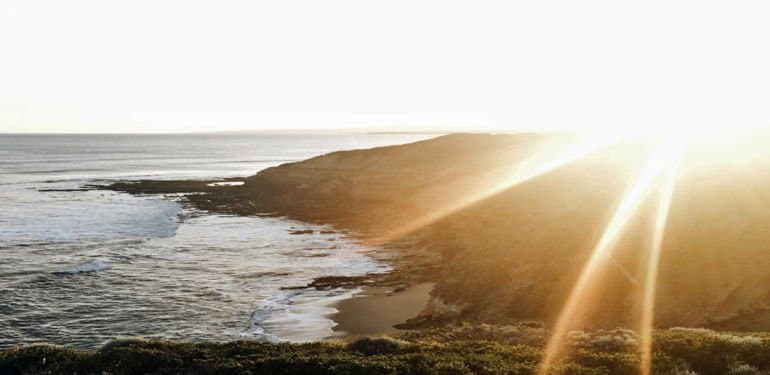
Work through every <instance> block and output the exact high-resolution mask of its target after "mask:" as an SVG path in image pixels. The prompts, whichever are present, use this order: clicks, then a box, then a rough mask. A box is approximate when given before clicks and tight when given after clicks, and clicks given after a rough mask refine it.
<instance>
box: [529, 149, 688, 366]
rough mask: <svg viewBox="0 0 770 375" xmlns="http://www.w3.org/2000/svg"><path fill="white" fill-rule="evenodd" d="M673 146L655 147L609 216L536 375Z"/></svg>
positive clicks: (557, 350)
mask: <svg viewBox="0 0 770 375" xmlns="http://www.w3.org/2000/svg"><path fill="white" fill-rule="evenodd" d="M675 149H676V143H675V142H666V143H665V144H663V145H661V146H658V147H657V148H656V149H655V150H654V151H653V153H652V155H651V156H650V158H649V160H648V161H647V163H646V165H645V166H644V168H643V170H642V171H641V173H640V174H639V176H638V177H637V179H636V181H635V182H634V184H633V185H632V186H631V188H630V189H629V190H628V191H627V192H626V193H625V196H624V197H623V200H622V201H621V202H620V204H619V206H618V208H617V209H616V211H615V213H614V214H613V216H612V219H611V220H610V222H609V224H608V225H607V227H606V229H605V230H604V233H603V234H602V236H601V238H600V239H599V242H598V244H597V245H596V247H595V248H594V250H593V252H592V253H591V256H590V258H589V259H588V261H587V262H586V264H585V266H584V267H583V270H582V271H581V273H580V276H579V277H578V280H577V282H576V284H575V286H574V288H573V289H572V291H571V292H570V294H569V297H568V299H567V302H566V303H565V305H564V307H563V308H562V310H561V312H560V314H559V316H558V318H557V321H556V324H555V325H554V328H553V333H552V336H551V339H550V340H549V342H548V344H547V345H546V348H545V353H544V355H543V360H542V362H541V364H540V371H539V374H547V373H548V372H549V371H550V368H551V366H552V365H553V362H554V360H555V359H557V358H558V356H559V355H560V354H561V353H562V350H563V347H564V338H565V336H566V334H567V332H568V331H569V330H570V329H571V328H573V327H575V326H577V324H578V323H579V322H578V320H579V318H578V315H579V314H578V313H579V312H581V311H580V309H581V308H583V307H584V306H585V303H584V302H585V300H586V297H587V296H588V294H589V292H591V289H592V287H593V286H594V283H595V281H596V280H597V278H598V276H599V272H600V271H601V270H602V268H603V267H604V266H605V265H607V264H608V261H609V260H611V254H610V252H611V250H612V247H613V246H614V244H615V242H616V240H617V239H618V237H619V235H620V234H621V233H622V230H623V227H624V226H625V225H626V223H627V222H628V221H629V219H630V218H631V217H632V215H633V214H634V212H635V211H636V208H637V207H638V206H639V205H640V204H641V202H642V201H643V199H644V197H645V196H646V194H647V192H648V191H649V190H650V187H651V186H652V185H653V181H654V179H655V178H656V177H657V176H658V175H659V174H660V173H661V171H662V170H663V169H664V167H665V165H666V164H667V162H668V161H669V160H671V156H672V155H673V154H674V153H675V151H674V150H675Z"/></svg>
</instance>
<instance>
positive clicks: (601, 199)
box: [196, 134, 770, 330]
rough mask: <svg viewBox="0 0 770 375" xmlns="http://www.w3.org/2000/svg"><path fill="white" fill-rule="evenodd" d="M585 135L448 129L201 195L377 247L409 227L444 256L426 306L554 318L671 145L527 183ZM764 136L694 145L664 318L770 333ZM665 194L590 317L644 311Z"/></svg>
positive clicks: (769, 188) (604, 272)
mask: <svg viewBox="0 0 770 375" xmlns="http://www.w3.org/2000/svg"><path fill="white" fill-rule="evenodd" d="M583 141H584V140H583V139H581V138H579V137H575V136H555V135H535V134H524V135H476V134H458V135H448V136H444V137H439V138H437V139H433V140H428V141H422V142H417V143H413V144H408V145H402V146H393V147H383V148H376V149H371V150H358V151H345V152H336V153H332V154H328V155H324V156H320V157H317V158H313V159H309V160H307V161H303V162H299V163H292V164H286V165H282V166H278V167H275V168H270V169H267V170H265V171H263V172H260V173H259V174H257V175H255V176H253V177H250V178H248V179H247V180H246V183H245V185H244V186H243V187H242V188H239V189H232V190H230V191H231V193H229V195H217V194H210V195H208V196H205V195H204V196H200V197H199V198H196V199H201V200H209V201H210V204H211V205H212V206H216V205H218V204H219V205H227V204H231V203H232V202H234V201H237V202H238V204H239V205H240V206H239V207H240V210H241V212H247V213H248V212H278V213H281V214H287V215H290V216H293V217H296V218H300V219H305V220H316V221H326V222H333V223H336V224H337V225H340V226H343V227H347V228H350V229H353V230H356V231H358V232H360V233H362V234H363V238H364V239H366V240H370V241H373V242H379V243H387V242H392V241H399V240H401V239H403V238H405V237H409V238H410V239H412V240H413V241H414V243H416V244H419V246H423V247H426V248H427V249H428V250H429V251H432V252H436V253H440V254H441V256H442V259H443V264H444V267H443V272H442V274H441V275H440V277H439V280H438V283H437V286H436V288H435V290H434V292H433V300H432V302H431V303H430V304H429V306H427V307H426V310H425V314H426V316H431V317H440V316H442V315H447V314H449V315H452V316H455V317H461V318H463V319H473V320H481V321H490V322H502V321H511V320H518V319H522V320H524V319H536V320H544V321H547V322H552V321H553V320H554V319H555V317H556V315H557V314H558V312H559V311H560V310H561V308H562V306H563V303H564V301H565V300H566V298H567V295H568V293H569V292H570V291H571V290H572V288H573V286H574V284H575V280H576V279H577V277H578V275H579V274H580V272H581V270H582V269H583V266H584V264H585V262H586V261H587V259H588V257H589V256H590V254H591V253H592V251H593V250H594V248H595V246H596V244H597V242H598V240H599V238H600V237H601V235H602V233H603V231H604V230H605V228H606V227H607V225H608V222H609V221H610V219H611V218H612V216H613V213H614V211H615V210H616V208H617V207H618V204H619V202H620V201H621V199H622V198H623V196H624V193H625V192H626V191H628V189H630V188H631V187H632V184H633V183H634V181H635V178H636V177H637V175H638V173H639V171H640V170H641V168H642V167H643V166H644V165H645V162H646V160H647V157H648V156H649V153H650V152H651V151H652V149H653V148H654V146H655V143H654V142H652V141H651V140H635V141H625V142H621V143H619V144H615V145H613V146H610V147H605V148H602V149H600V150H599V151H597V152H595V153H592V154H590V155H588V156H586V157H583V158H580V159H579V160H576V161H573V162H569V163H565V164H564V165H561V166H560V167H559V168H556V169H554V170H552V171H549V172H548V173H545V174H542V175H539V176H535V177H533V178H529V179H527V178H521V176H528V175H527V174H526V173H524V172H526V171H528V170H537V166H538V165H540V164H542V163H543V161H544V160H548V158H549V157H557V156H558V155H560V151H564V150H569V148H570V147H572V146H573V145H575V144H577V143H580V142H583ZM765 141H766V140H765ZM756 144H757V142H756V140H751V141H747V144H746V145H745V147H746V149H747V150H748V151H747V152H745V153H742V154H740V155H739V154H737V153H734V152H724V151H723V150H722V148H720V147H707V146H704V147H698V148H692V149H691V150H690V151H689V152H688V153H687V154H686V156H685V158H684V160H683V162H682V165H681V168H680V170H679V174H678V180H677V184H676V190H675V193H674V196H673V201H672V204H671V207H670V214H669V217H668V220H667V226H666V231H665V237H664V241H663V248H662V256H661V261H660V269H659V276H658V283H657V291H658V292H657V308H656V322H657V324H658V325H660V326H677V325H685V326H706V327H716V328H723V329H753V330H768V329H770V226H769V225H768V224H769V223H770V205H769V204H768V202H770V201H768V199H770V174H768V173H767V171H770V168H768V167H770V153H767V152H766V151H765V150H763V149H761V148H757V147H754V146H755V145H756ZM765 144H768V143H765ZM743 146H744V145H741V144H737V145H733V146H731V147H738V148H741V147H743ZM538 163H539V164H538ZM535 174H537V173H535ZM659 190H660V186H658V185H654V186H653V188H652V189H651V191H650V194H648V195H647V198H646V199H645V200H644V201H642V202H641V203H640V204H639V207H638V209H637V210H635V211H634V212H635V214H634V215H633V216H632V217H631V218H630V219H629V222H628V224H627V225H626V226H625V227H624V229H623V231H622V233H621V235H620V236H619V237H618V239H617V242H616V244H615V246H613V247H612V249H611V252H612V253H611V254H612V255H611V257H610V258H609V261H607V262H606V264H605V265H603V266H602V267H601V272H598V273H597V275H596V283H595V285H594V287H593V288H592V290H591V292H590V293H588V294H587V295H586V297H585V300H584V301H583V304H584V306H583V307H584V309H582V310H581V311H582V314H583V316H584V317H585V322H586V323H585V324H584V325H585V326H595V327H614V326H618V325H622V326H631V327H633V326H634V324H636V322H638V321H639V311H640V308H641V307H640V301H641V293H642V286H643V285H644V284H645V277H646V274H647V263H646V262H647V259H648V255H649V251H650V245H651V237H652V232H653V230H654V228H653V227H654V222H653V219H654V217H655V210H656V208H657V203H658V196H659V194H658V193H659Z"/></svg>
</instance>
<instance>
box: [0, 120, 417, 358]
mask: <svg viewBox="0 0 770 375" xmlns="http://www.w3.org/2000/svg"><path fill="white" fill-rule="evenodd" d="M419 137H422V136H391V135H387V136H386V135H383V136H379V135H377V136H372V135H350V136H342V135H335V136H328V137H327V136H318V135H313V136H265V135H254V136H245V135H238V136H224V135H223V136H213V135H205V136H192V135H184V136H181V135H180V136H152V137H149V136H112V135H110V136H3V137H0V150H3V151H4V152H5V155H3V160H2V161H0V184H2V185H3V186H2V189H0V301H2V305H3V306H2V307H3V314H4V316H3V317H4V318H5V319H0V332H2V333H3V334H0V348H2V347H5V346H10V345H13V344H21V343H25V342H39V341H47V342H53V343H57V344H75V345H78V346H84V347H98V346H99V345H101V344H102V343H104V342H105V341H108V340H110V339H112V338H114V337H115V336H116V335H133V336H149V337H161V338H168V339H191V340H195V339H212V340H228V339H234V338H242V337H249V338H266V339H272V340H276V341H280V340H289V341H309V340H316V339H321V338H323V337H326V336H328V335H329V334H331V329H332V327H333V326H334V322H332V321H331V320H330V319H329V318H328V317H327V316H328V314H330V313H333V312H334V309H333V308H332V307H330V305H331V304H332V303H333V302H334V301H336V300H339V299H342V298H346V297H348V296H350V295H352V294H353V293H355V290H320V291H319V290H315V289H313V288H300V289H295V290H286V289H284V288H285V287H297V286H299V287H302V286H304V285H307V284H308V283H310V282H312V280H313V279H315V278H318V277H323V276H359V275H365V274H367V273H373V272H383V271H385V270H387V266H386V265H383V264H381V263H378V262H377V261H375V260H373V259H372V258H371V257H369V256H367V255H366V254H365V251H367V250H370V249H366V248H365V247H363V246H361V245H360V244H358V243H356V242H355V241H353V240H351V239H350V238H347V236H345V235H343V234H339V233H329V232H325V233H324V234H322V233H320V231H321V230H322V229H330V228H327V227H319V226H315V225H310V224H305V223H299V222H295V221H290V220H287V219H282V218H269V217H233V216H215V215H205V214H203V213H201V212H197V211H186V210H184V208H183V207H182V206H181V205H180V204H178V203H175V202H173V201H171V200H169V199H165V197H161V196H141V197H137V196H132V195H129V194H124V193H115V192H109V191H65V190H67V189H77V188H80V187H82V185H84V184H103V183H107V182H109V181H114V180H131V179H142V178H154V179H188V178H192V179H224V178H228V177H235V176H248V175H252V174H254V173H255V172H257V171H259V170H260V169H263V168H266V167H270V166H273V165H276V164H279V163H281V162H284V161H294V160H300V159H305V158H308V157H311V156H316V155H319V154H323V153H327V152H331V151H336V150H340V149H352V148H368V147H374V146H377V145H385V144H395V143H405V142H408V141H413V140H416V139H417V138H419ZM246 160H249V161H253V162H244V161H246ZM39 189H51V190H60V191H39ZM293 229H312V230H313V234H307V235H291V234H289V232H290V231H291V230H293ZM331 237H334V238H333V239H334V241H329V239H332V238H331ZM109 267H112V268H109ZM108 268H109V270H108ZM55 270H58V275H71V276H73V277H55V276H54V277H52V275H51V273H52V271H55ZM89 274H96V275H98V277H86V275H89ZM79 275H82V277H81V276H79Z"/></svg>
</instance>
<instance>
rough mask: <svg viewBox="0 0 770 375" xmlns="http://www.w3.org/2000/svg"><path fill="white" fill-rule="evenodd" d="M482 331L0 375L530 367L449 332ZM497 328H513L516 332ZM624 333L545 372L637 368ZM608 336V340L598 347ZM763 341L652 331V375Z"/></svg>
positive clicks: (213, 351) (613, 373)
mask: <svg viewBox="0 0 770 375" xmlns="http://www.w3.org/2000/svg"><path fill="white" fill-rule="evenodd" d="M476 328H478V327H476ZM487 328H489V327H485V328H483V329H480V330H477V329H474V328H468V329H467V330H465V329H459V330H457V331H456V330H455V329H456V328H453V329H449V330H447V331H446V332H444V333H443V334H441V335H440V336H439V332H440V330H439V329H438V328H435V329H431V330H430V332H431V333H430V334H428V333H424V336H420V341H400V340H398V339H390V338H370V339H361V340H357V341H354V342H352V343H350V344H347V345H341V344H335V343H308V344H289V343H268V342H258V341H240V342H228V343H210V342H209V343H206V342H197V343H189V342H170V341H161V340H142V339H123V340H117V341H114V342H111V343H109V344H107V345H105V346H104V347H102V349H100V350H96V351H92V350H78V349H73V348H68V347H61V346H54V345H31V346H26V347H14V348H8V349H5V350H3V351H0V374H11V375H15V374H75V373H77V374H103V373H109V374H115V375H117V374H190V373H195V374H350V375H358V374H362V375H363V374H427V375H433V374H436V375H438V374H512V375H534V374H537V370H538V364H539V361H540V360H541V358H542V355H543V345H541V344H537V345H529V344H511V343H508V342H501V341H494V340H477V339H464V338H462V337H454V338H453V335H455V334H458V335H459V334H463V332H465V334H467V335H468V336H475V335H477V334H478V333H479V332H481V331H484V332H486V331H487ZM493 328H494V327H493ZM501 330H502V331H505V330H509V331H510V332H508V333H509V334H512V335H514V331H516V330H515V329H512V328H510V327H509V328H506V329H502V328H501ZM515 334H518V333H515ZM630 334H631V333H630V331H628V332H626V331H623V330H610V331H594V332H590V331H589V332H581V333H579V334H578V333H575V334H574V335H575V336H576V337H578V340H582V341H581V342H582V344H580V345H572V346H570V347H569V348H568V349H569V350H568V351H567V352H568V355H567V356H566V357H565V358H563V359H562V360H561V361H559V363H557V364H556V366H555V367H554V368H553V369H552V370H551V371H550V372H549V374H554V375H556V374H564V375H567V374H569V375H624V374H629V375H632V374H633V375H636V374H638V372H639V366H640V359H639V354H638V350H630V349H629V348H630V346H628V345H626V344H628V343H629V341H628V340H627V337H626V336H628V335H630ZM414 335H416V334H415V333H410V334H408V335H405V337H414ZM624 335H625V336H624ZM481 336H489V335H488V334H486V333H485V334H483V335H481ZM733 336H734V337H733ZM430 337H434V338H435V337H441V338H440V339H435V340H430V339H429V338H430ZM607 337H610V338H611V339H609V338H607ZM617 337H620V338H617ZM736 337H737V338H736ZM746 337H748V338H746ZM597 338H598V340H596V339H597ZM504 340H508V338H505V339H504ZM610 341H611V342H612V343H613V344H612V345H607V343H608V342H610ZM767 342H768V334H765V333H753V334H730V333H720V334H714V333H713V331H683V330H665V331H657V332H656V333H655V337H654V340H653V374H655V375H717V374H719V375H725V374H727V375H754V374H762V373H764V374H767V373H768V370H770V365H769V364H768V361H770V358H768V357H770V346H768V343H767Z"/></svg>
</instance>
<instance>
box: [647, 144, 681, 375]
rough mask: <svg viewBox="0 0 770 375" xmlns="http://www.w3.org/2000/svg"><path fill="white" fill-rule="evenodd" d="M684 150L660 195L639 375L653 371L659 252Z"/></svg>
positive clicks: (675, 156)
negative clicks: (653, 338)
mask: <svg viewBox="0 0 770 375" xmlns="http://www.w3.org/2000/svg"><path fill="white" fill-rule="evenodd" d="M685 147H686V146H685V144H684V143H679V144H678V147H677V148H676V149H675V150H674V153H673V155H672V158H671V161H670V164H669V166H668V171H667V173H666V176H665V179H664V181H663V183H662V190H661V193H660V194H661V195H660V198H659V201H658V207H657V211H656V214H655V227H654V231H653V234H652V243H651V249H650V256H649V259H648V260H647V262H648V263H647V274H646V279H645V283H644V296H643V299H642V321H641V325H640V329H639V335H640V343H639V345H640V354H641V371H640V372H641V374H642V375H649V374H650V373H651V371H652V329H653V320H654V317H655V292H656V290H657V281H658V265H659V262H660V251H661V246H662V244H663V234H664V232H665V229H666V220H667V219H668V212H669V208H670V207H671V199H672V197H673V195H674V187H675V185H676V176H677V174H678V172H679V166H680V164H681V162H682V157H683V155H684V152H685Z"/></svg>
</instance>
